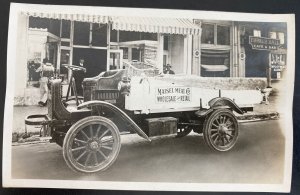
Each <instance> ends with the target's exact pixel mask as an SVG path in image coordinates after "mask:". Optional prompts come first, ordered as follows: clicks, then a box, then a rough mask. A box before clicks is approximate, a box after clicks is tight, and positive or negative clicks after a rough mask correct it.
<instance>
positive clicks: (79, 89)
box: [73, 58, 85, 96]
mask: <svg viewBox="0 0 300 195" xmlns="http://www.w3.org/2000/svg"><path fill="white" fill-rule="evenodd" d="M78 66H80V67H84V59H83V58H80V60H79V64H78ZM73 74H74V78H75V84H76V91H77V95H80V96H82V95H83V89H82V81H83V79H84V76H85V72H84V71H82V70H77V71H74V72H73Z"/></svg>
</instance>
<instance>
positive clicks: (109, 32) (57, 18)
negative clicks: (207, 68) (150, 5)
mask: <svg viewBox="0 0 300 195" xmlns="http://www.w3.org/2000/svg"><path fill="white" fill-rule="evenodd" d="M20 18H22V20H25V21H26V23H25V24H26V26H24V23H22V25H20V26H22V27H24V28H23V32H25V36H23V38H24V39H23V40H22V41H23V43H24V45H23V46H24V48H26V50H27V51H28V52H27V54H26V55H23V58H22V60H23V61H22V63H26V64H29V63H31V62H32V61H35V62H38V63H41V61H42V59H44V58H47V59H48V61H49V62H50V63H52V64H53V66H54V67H55V70H56V73H57V74H58V75H59V76H60V77H62V78H63V80H64V82H63V83H64V84H65V85H67V83H68V80H69V76H70V74H69V72H68V70H67V69H66V68H65V65H68V64H73V65H78V64H79V60H80V59H84V62H85V63H84V66H85V67H86V69H87V72H86V74H85V77H93V76H96V75H98V74H99V73H100V72H102V71H105V70H110V69H116V68H125V66H126V64H128V63H129V64H135V65H136V66H138V65H142V66H143V67H144V68H145V67H151V68H156V69H158V70H159V71H160V72H163V68H164V65H167V64H171V66H172V69H173V70H174V71H175V73H176V74H191V66H192V58H191V56H192V37H193V36H199V35H200V33H201V30H200V28H199V27H198V26H197V25H195V24H194V23H193V21H192V20H189V19H176V18H146V17H145V18H143V17H117V16H113V17H110V16H100V15H87V14H82V15H80V14H62V13H47V14H46V13H37V12H33V13H29V12H26V13H21V14H20ZM30 31H40V32H43V33H46V34H47V35H45V36H46V37H47V38H46V39H45V40H46V41H44V42H42V43H41V45H40V46H38V47H37V46H36V45H35V44H34V43H33V42H32V41H31V40H30V39H31V38H30V36H31V33H30ZM53 37H55V38H53ZM33 39H37V40H41V38H40V37H39V36H37V35H36V37H33ZM50 39H51V40H50ZM31 48H34V50H32V49H31ZM38 53H39V54H38ZM25 61H26V62H25ZM26 72H27V73H25V76H24V75H22V78H23V79H25V80H26V82H25V83H26V87H24V88H23V90H22V91H24V90H25V91H28V93H26V94H32V93H30V91H32V90H36V89H33V88H34V87H36V86H35V85H33V84H32V83H31V82H30V81H31V79H32V78H31V77H32V75H31V74H29V72H30V70H29V69H28V67H27V68H26ZM23 74H24V73H23ZM35 80H38V79H37V78H35ZM19 88H20V89H21V87H19ZM36 88H37V87H36ZM18 93H19V95H18V96H20V97H21V99H20V98H18V99H19V100H18V102H21V103H20V104H34V102H37V99H38V97H32V95H30V96H31V97H26V96H27V95H26V94H25V97H24V98H23V99H25V100H22V96H24V94H22V93H21V92H18ZM37 96H38V95H37ZM29 99H30V101H27V100H29ZM34 99H35V100H34ZM24 101H25V102H24ZM26 101H27V102H26Z"/></svg>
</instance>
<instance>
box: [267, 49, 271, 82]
mask: <svg viewBox="0 0 300 195" xmlns="http://www.w3.org/2000/svg"><path fill="white" fill-rule="evenodd" d="M268 55H269V56H268V59H269V63H268V67H267V85H268V86H267V87H272V86H271V52H269V54H268Z"/></svg>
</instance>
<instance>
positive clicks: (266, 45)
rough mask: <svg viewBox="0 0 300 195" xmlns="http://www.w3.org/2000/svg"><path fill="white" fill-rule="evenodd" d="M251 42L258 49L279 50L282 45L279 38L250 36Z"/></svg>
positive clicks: (253, 47)
mask: <svg viewBox="0 0 300 195" xmlns="http://www.w3.org/2000/svg"><path fill="white" fill-rule="evenodd" d="M249 44H250V45H251V46H252V49H256V50H277V49H278V46H279V45H280V40H279V39H271V38H266V37H254V36H249Z"/></svg>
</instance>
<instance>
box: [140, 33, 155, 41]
mask: <svg viewBox="0 0 300 195" xmlns="http://www.w3.org/2000/svg"><path fill="white" fill-rule="evenodd" d="M140 34H141V40H150V41H157V34H156V33H147V32H141V33H140Z"/></svg>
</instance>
